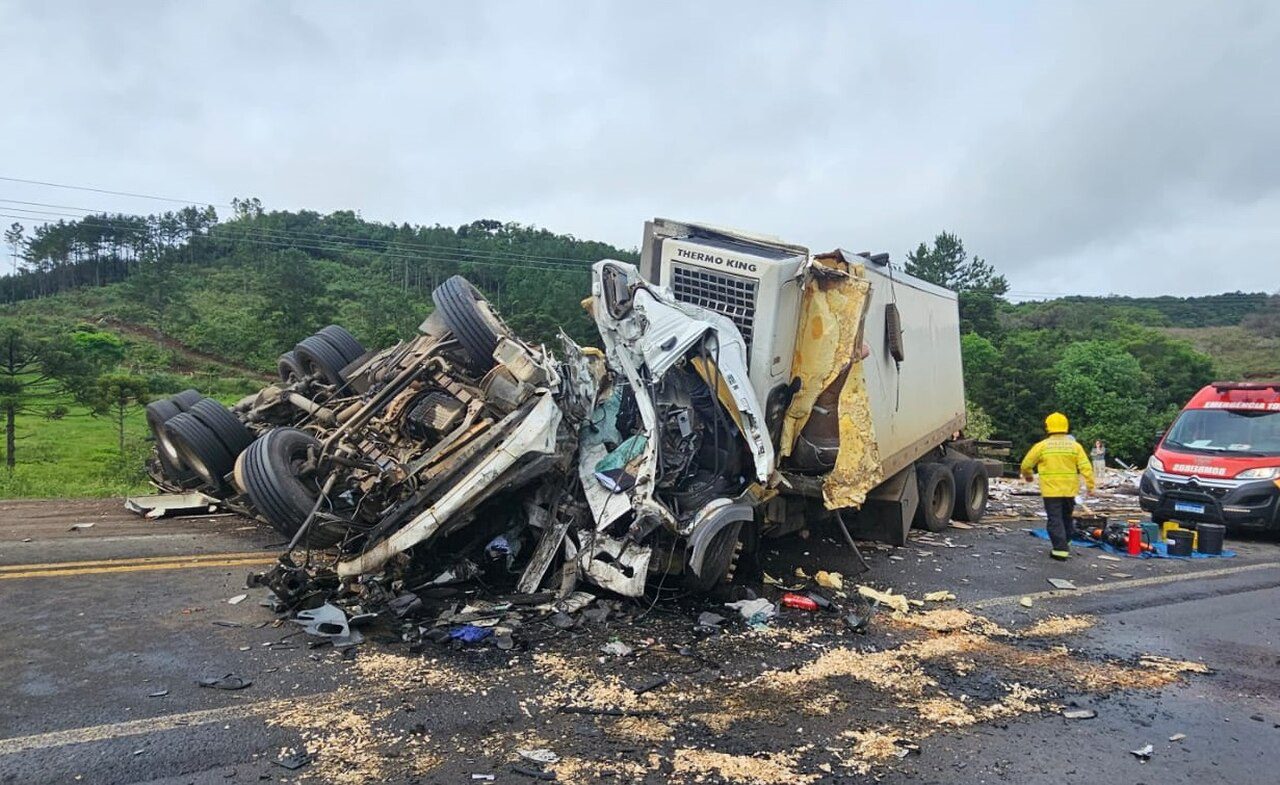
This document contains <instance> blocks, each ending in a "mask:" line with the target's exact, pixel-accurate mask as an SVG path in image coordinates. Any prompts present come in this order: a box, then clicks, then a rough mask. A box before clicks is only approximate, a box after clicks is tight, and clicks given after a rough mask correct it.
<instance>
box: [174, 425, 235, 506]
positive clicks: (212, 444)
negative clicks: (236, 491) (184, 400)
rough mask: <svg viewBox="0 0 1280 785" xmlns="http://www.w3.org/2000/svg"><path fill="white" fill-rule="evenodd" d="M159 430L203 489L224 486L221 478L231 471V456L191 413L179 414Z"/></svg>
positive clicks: (211, 432) (215, 490) (216, 489)
mask: <svg viewBox="0 0 1280 785" xmlns="http://www.w3.org/2000/svg"><path fill="white" fill-rule="evenodd" d="M162 427H163V429H164V432H165V436H166V437H168V439H169V440H170V441H171V442H172V443H173V446H174V449H175V451H176V452H177V454H178V457H179V458H180V459H181V460H182V463H183V465H184V466H189V467H191V470H192V471H193V472H195V473H196V475H197V476H198V477H199V478H200V479H201V480H203V482H204V485H205V486H207V487H208V488H209V489H211V490H213V491H214V492H217V491H220V490H222V489H223V488H224V487H225V486H226V482H225V480H224V479H223V478H224V477H226V476H227V472H229V471H231V468H232V466H233V465H234V464H235V457H234V456H232V455H231V454H229V453H228V452H227V448H226V447H224V446H223V444H222V442H221V441H220V440H219V439H218V437H217V436H216V435H215V434H214V433H213V431H212V430H210V428H209V426H207V425H205V424H204V423H203V422H201V421H200V420H198V419H196V416H195V415H194V414H192V413H191V412H181V413H179V414H176V415H174V416H173V417H170V418H169V419H168V420H166V421H165V423H164V425H163V426H162Z"/></svg>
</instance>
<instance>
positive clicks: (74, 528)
mask: <svg viewBox="0 0 1280 785" xmlns="http://www.w3.org/2000/svg"><path fill="white" fill-rule="evenodd" d="M92 528H93V524H92V523H73V524H71V526H70V527H68V528H67V531H69V532H75V531H80V530H81V529H92Z"/></svg>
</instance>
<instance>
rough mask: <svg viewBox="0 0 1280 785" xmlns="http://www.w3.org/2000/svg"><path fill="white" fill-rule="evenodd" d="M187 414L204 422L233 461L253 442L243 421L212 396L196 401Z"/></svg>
mask: <svg viewBox="0 0 1280 785" xmlns="http://www.w3.org/2000/svg"><path fill="white" fill-rule="evenodd" d="M187 414H190V415H191V416H193V417H195V418H196V419H197V420H199V421H200V422H202V423H204V425H205V427H206V428H208V429H209V430H210V431H212V432H213V435H214V437H216V438H217V440H218V441H220V442H222V446H223V447H225V448H226V450H227V454H228V455H230V456H231V458H232V462H233V463H234V461H235V458H236V456H238V455H239V454H240V453H242V452H244V448H246V447H248V446H249V444H250V443H251V442H253V434H252V433H250V432H249V429H248V428H246V427H244V423H242V422H240V421H239V420H237V419H236V416H235V415H234V414H232V413H231V412H230V411H228V410H227V407H225V406H223V405H222V404H220V403H218V402H217V401H215V400H214V399H212V398H205V399H204V400H201V401H198V402H197V403H196V404H195V405H194V406H192V407H191V408H190V409H188V410H187ZM227 471H230V469H228V470H227ZM225 473H226V472H224V474H225Z"/></svg>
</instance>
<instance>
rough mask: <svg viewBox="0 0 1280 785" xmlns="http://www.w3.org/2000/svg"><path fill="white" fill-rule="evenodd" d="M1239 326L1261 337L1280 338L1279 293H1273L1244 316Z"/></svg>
mask: <svg viewBox="0 0 1280 785" xmlns="http://www.w3.org/2000/svg"><path fill="white" fill-rule="evenodd" d="M1240 326H1241V327H1243V328H1244V329H1246V330H1248V331H1249V332H1251V333H1254V334H1255V335H1259V336H1262V337H1263V338H1280V294H1273V295H1271V296H1270V297H1268V298H1267V301H1266V303H1265V304H1264V305H1263V306H1262V307H1261V308H1259V309H1258V310H1256V311H1254V312H1253V313H1251V314H1249V315H1248V316H1246V317H1245V319H1244V321H1243V322H1241V323H1240Z"/></svg>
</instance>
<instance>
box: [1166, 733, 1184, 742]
mask: <svg viewBox="0 0 1280 785" xmlns="http://www.w3.org/2000/svg"><path fill="white" fill-rule="evenodd" d="M1186 737H1187V734H1185V733H1175V734H1173V735H1172V736H1170V737H1169V741H1182V740H1183V739H1185V738H1186Z"/></svg>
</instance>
